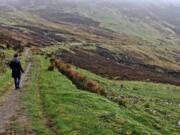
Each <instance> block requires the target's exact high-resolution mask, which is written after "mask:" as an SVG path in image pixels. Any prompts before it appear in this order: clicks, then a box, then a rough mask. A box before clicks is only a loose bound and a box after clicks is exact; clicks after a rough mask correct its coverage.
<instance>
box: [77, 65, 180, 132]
mask: <svg viewBox="0 0 180 135" xmlns="http://www.w3.org/2000/svg"><path fill="white" fill-rule="evenodd" d="M74 69H76V70H77V71H78V72H80V73H81V74H83V75H85V76H86V77H88V78H90V79H93V80H96V81H98V82H99V83H100V84H102V85H103V86H104V88H105V89H106V90H109V91H115V92H118V93H119V96H120V97H121V98H123V99H124V100H125V102H126V109H127V110H126V109H125V108H121V109H123V110H124V111H126V113H127V114H128V116H129V117H131V118H133V119H134V120H136V121H138V122H140V123H142V124H143V125H146V126H148V127H150V128H151V129H153V130H154V131H157V132H159V133H161V134H163V135H168V134H178V133H180V130H179V129H178V128H176V126H175V125H176V122H177V121H178V120H179V119H180V118H179V113H180V109H179V101H180V87H178V86H173V85H168V84H155V83H150V82H138V81H137V82H136V81H114V80H108V79H106V78H102V77H100V76H98V75H96V74H93V73H91V72H89V71H86V70H82V69H79V68H74Z"/></svg>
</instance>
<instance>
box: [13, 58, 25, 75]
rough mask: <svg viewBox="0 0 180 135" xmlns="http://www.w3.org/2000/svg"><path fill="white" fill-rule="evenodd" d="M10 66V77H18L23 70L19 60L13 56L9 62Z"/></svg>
mask: <svg viewBox="0 0 180 135" xmlns="http://www.w3.org/2000/svg"><path fill="white" fill-rule="evenodd" d="M10 68H11V69H12V77H13V78H20V77H21V73H23V72H24V70H23V69H22V66H21V63H20V61H19V60H18V59H16V58H14V59H13V60H12V61H11V62H10Z"/></svg>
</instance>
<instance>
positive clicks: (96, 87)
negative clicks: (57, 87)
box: [54, 59, 107, 96]
mask: <svg viewBox="0 0 180 135" xmlns="http://www.w3.org/2000/svg"><path fill="white" fill-rule="evenodd" d="M54 65H55V66H56V67H57V68H58V70H59V71H60V72H61V73H63V74H65V75H66V76H67V77H68V78H69V79H70V80H71V81H72V82H73V83H74V84H75V85H76V86H77V87H79V88H81V89H86V90H88V91H90V92H93V93H97V94H99V95H102V96H106V95H107V93H106V92H105V90H104V89H103V87H102V86H101V85H100V84H98V83H97V82H96V81H93V80H89V79H87V78H86V77H84V76H83V75H81V74H80V73H78V72H76V71H74V70H73V69H72V68H71V66H70V65H69V64H66V63H64V62H63V61H61V60H59V59H56V60H55V61H54Z"/></svg>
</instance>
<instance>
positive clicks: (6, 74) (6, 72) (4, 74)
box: [0, 49, 13, 96]
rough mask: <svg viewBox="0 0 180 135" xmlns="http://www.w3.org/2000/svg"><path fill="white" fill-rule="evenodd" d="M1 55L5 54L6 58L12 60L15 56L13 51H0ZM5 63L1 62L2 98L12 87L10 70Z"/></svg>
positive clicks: (0, 81)
mask: <svg viewBox="0 0 180 135" xmlns="http://www.w3.org/2000/svg"><path fill="white" fill-rule="evenodd" d="M0 53H4V54H5V56H6V58H7V59H10V57H11V56H12V54H13V50H11V49H9V50H8V49H6V50H0ZM0 60H1V59H0ZM3 62H4V61H1V62H0V64H1V65H0V96H2V95H3V94H4V92H5V91H6V90H7V89H8V88H9V87H10V86H11V85H12V80H11V72H10V69H9V67H8V66H7V65H5V64H4V63H3Z"/></svg>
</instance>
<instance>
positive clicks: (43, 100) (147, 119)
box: [10, 55, 179, 135]
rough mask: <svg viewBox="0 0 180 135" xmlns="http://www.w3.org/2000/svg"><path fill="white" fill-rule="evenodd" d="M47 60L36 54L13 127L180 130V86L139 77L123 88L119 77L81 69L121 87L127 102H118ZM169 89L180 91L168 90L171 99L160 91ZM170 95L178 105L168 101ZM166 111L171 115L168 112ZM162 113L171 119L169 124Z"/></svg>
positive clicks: (89, 134) (114, 133)
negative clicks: (77, 81) (178, 124)
mask: <svg viewBox="0 0 180 135" xmlns="http://www.w3.org/2000/svg"><path fill="white" fill-rule="evenodd" d="M48 65H49V60H48V59H45V58H44V57H43V56H37V55H34V56H33V57H32V62H31V68H30V70H29V71H30V72H28V73H27V77H28V79H27V80H26V83H25V87H24V88H23V89H22V92H21V93H20V96H19V98H20V99H19V101H18V105H19V110H18V112H17V114H16V116H15V117H14V118H13V119H11V124H10V127H11V128H13V129H16V130H17V131H18V130H19V131H22V130H23V129H28V130H31V131H33V132H34V133H36V134H37V135H132V134H133V135H151V134H153V135H169V133H172V135H178V133H179V130H178V129H176V127H175V123H174V122H175V120H176V119H177V118H178V116H177V114H178V112H179V111H178V110H176V109H175V108H174V107H175V106H176V105H177V104H178V103H179V102H178V99H179V95H178V94H179V88H176V87H173V86H167V85H162V86H161V85H153V84H149V85H148V84H144V83H139V84H137V83H136V82H134V83H133V82H132V83H130V82H124V85H123V87H122V88H121V87H120V86H121V84H119V83H118V82H111V81H108V80H106V79H103V78H101V77H98V76H96V75H94V74H91V73H89V72H88V71H84V70H81V69H76V70H77V71H80V72H81V73H82V74H84V75H87V76H88V77H90V78H91V79H94V80H97V81H98V82H100V83H101V84H102V85H104V87H106V88H109V90H112V91H113V90H114V91H117V90H120V92H121V96H122V98H125V100H127V101H126V104H127V106H126V107H125V106H119V105H118V104H116V103H113V102H111V101H109V100H108V99H106V98H104V97H102V96H99V95H96V94H93V93H89V92H87V91H84V90H81V89H78V88H77V87H76V86H75V85H74V84H73V83H72V82H71V81H70V80H69V79H68V78H67V77H66V76H64V75H62V74H61V73H60V72H58V71H56V70H55V71H48V70H47V68H48ZM152 86H154V87H152ZM150 87H152V88H151V89H150ZM135 88H136V89H135ZM143 88H145V89H148V90H149V91H146V90H144V89H143ZM168 88H169V89H170V88H171V89H174V90H173V91H174V92H175V93H177V94H175V95H173V92H172V93H169V94H171V96H172V97H170V98H169V99H168V96H167V95H166V93H160V92H159V90H158V89H162V90H164V92H168V91H169V90H168ZM146 92H147V93H148V95H146V94H145V93H146ZM156 93H158V94H159V95H156ZM161 98H162V99H161ZM166 98H167V99H168V102H173V103H174V105H164V104H163V102H166ZM170 99H172V100H170ZM135 101H136V102H137V103H135ZM149 101H151V102H149ZM155 101H156V102H155ZM176 102H177V104H175V103H176ZM147 103H149V105H148V104H147ZM157 107H158V108H159V109H160V111H159V112H158V110H157ZM155 109H156V114H153V113H154V112H151V110H152V111H153V110H155ZM165 109H166V110H165ZM166 111H167V112H169V113H170V115H166V114H164V112H166ZM171 115H172V116H171ZM163 117H164V118H166V119H169V121H170V120H171V121H170V123H168V122H167V120H166V119H165V120H164V119H163ZM173 124H174V125H173ZM162 126H164V127H165V129H163V128H162Z"/></svg>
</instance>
